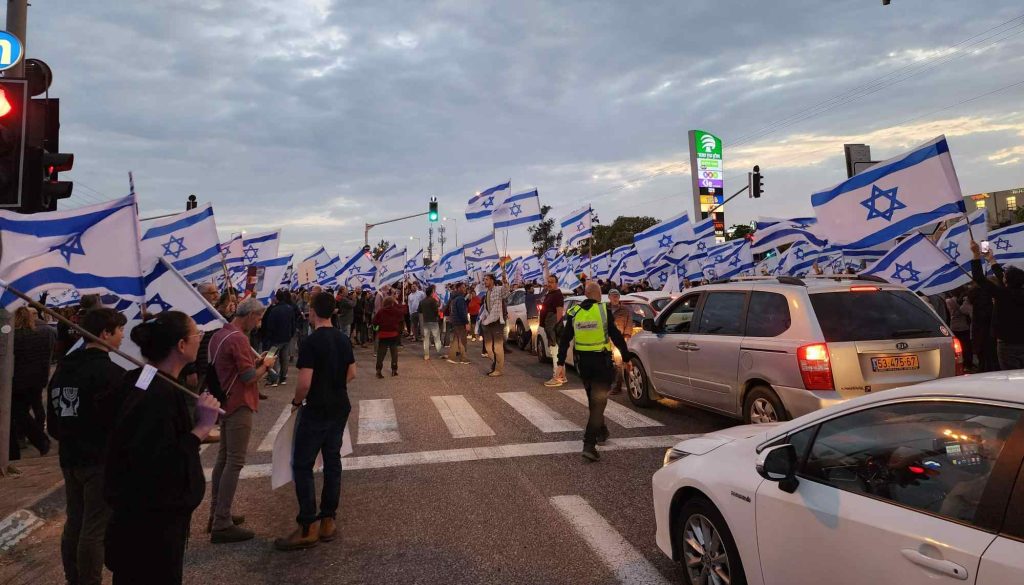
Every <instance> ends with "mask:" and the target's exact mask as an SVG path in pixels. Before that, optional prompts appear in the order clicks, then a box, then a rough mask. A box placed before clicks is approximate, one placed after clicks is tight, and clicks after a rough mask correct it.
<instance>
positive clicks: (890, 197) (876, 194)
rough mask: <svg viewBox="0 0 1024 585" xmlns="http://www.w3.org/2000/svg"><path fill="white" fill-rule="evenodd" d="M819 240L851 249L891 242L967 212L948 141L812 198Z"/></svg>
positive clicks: (927, 146)
mask: <svg viewBox="0 0 1024 585" xmlns="http://www.w3.org/2000/svg"><path fill="white" fill-rule="evenodd" d="M811 205H812V206H813V207H814V213H815V215H817V217H818V229H817V230H816V231H817V232H818V233H819V234H827V235H828V239H829V241H830V242H832V243H834V244H839V245H842V246H844V247H846V248H852V249H862V248H868V247H872V246H877V245H879V244H883V243H885V242H889V241H891V240H894V239H896V238H898V237H900V236H901V235H903V234H906V233H908V232H910V231H913V230H915V229H917V228H920V227H922V226H925V225H928V224H931V223H936V222H940V221H945V220H947V219H955V218H956V217H958V216H959V215H961V214H962V213H964V211H965V209H966V208H965V206H964V202H963V194H962V193H961V192H960V182H959V181H958V180H957V177H956V170H955V169H954V168H953V159H952V157H951V156H950V154H949V145H948V144H947V143H946V137H945V136H939V137H938V138H936V139H934V140H932V141H931V142H928V143H927V144H924V145H922V146H920V147H918V148H916V149H914V150H912V151H910V152H908V153H906V154H903V155H900V156H897V157H895V158H891V159H889V160H887V161H885V162H883V163H879V164H878V165H875V166H873V167H871V168H870V169H868V170H866V171H864V172H862V173H860V174H857V175H854V176H853V177H851V178H849V179H847V180H845V181H843V182H842V183H839V184H838V185H836V186H835V187H832V188H831V189H828V190H825V191H820V192H818V193H815V194H814V195H812V196H811Z"/></svg>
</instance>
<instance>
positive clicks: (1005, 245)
mask: <svg viewBox="0 0 1024 585" xmlns="http://www.w3.org/2000/svg"><path fill="white" fill-rule="evenodd" d="M992 243H993V244H995V245H996V250H999V251H1000V252H1005V251H1007V250H1009V249H1010V248H1012V247H1013V244H1011V243H1010V240H1007V239H1006V238H999V239H998V240H996V241H994V242H992Z"/></svg>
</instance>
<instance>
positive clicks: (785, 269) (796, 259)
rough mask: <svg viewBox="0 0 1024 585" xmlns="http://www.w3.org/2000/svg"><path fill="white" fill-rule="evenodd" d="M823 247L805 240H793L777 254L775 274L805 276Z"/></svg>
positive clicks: (822, 250)
mask: <svg viewBox="0 0 1024 585" xmlns="http://www.w3.org/2000/svg"><path fill="white" fill-rule="evenodd" d="M824 250H825V248H824V246H819V245H815V244H812V243H811V242H808V241H806V240H803V241H799V242H794V243H793V245H791V246H790V247H789V248H787V249H786V251H785V252H783V253H782V254H781V255H780V256H779V263H778V265H777V266H776V269H775V274H779V275H786V276H805V275H807V274H808V273H810V272H811V271H812V269H813V267H814V263H815V262H817V261H818V257H819V256H821V255H822V253H823V252H824Z"/></svg>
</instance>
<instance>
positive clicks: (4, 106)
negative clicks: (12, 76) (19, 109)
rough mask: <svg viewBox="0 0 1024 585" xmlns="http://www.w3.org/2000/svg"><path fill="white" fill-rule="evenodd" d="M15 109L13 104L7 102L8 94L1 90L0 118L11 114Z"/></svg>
mask: <svg viewBox="0 0 1024 585" xmlns="http://www.w3.org/2000/svg"><path fill="white" fill-rule="evenodd" d="M13 109H14V108H13V107H12V106H11V102H9V101H7V92H6V91H4V90H2V89H0V118H3V117H4V116H6V115H7V114H10V113H11V110H13Z"/></svg>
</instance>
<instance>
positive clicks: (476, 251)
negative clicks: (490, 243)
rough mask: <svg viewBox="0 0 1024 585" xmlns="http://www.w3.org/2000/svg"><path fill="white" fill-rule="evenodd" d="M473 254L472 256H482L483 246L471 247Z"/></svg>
mask: <svg viewBox="0 0 1024 585" xmlns="http://www.w3.org/2000/svg"><path fill="white" fill-rule="evenodd" d="M473 255H474V256H483V255H484V249H483V248H479V247H477V248H473Z"/></svg>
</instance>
